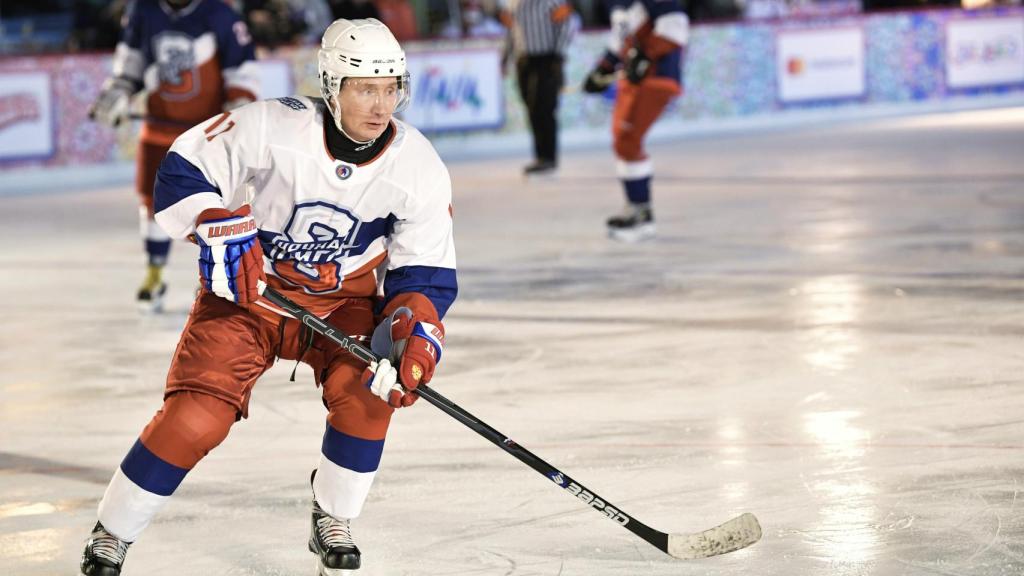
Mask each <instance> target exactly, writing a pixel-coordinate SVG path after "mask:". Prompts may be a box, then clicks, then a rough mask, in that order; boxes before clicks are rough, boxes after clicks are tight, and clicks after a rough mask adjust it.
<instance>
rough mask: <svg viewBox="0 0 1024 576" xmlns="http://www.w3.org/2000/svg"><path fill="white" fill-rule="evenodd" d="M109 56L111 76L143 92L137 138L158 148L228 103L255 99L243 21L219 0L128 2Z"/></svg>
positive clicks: (249, 44)
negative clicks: (143, 116) (143, 115)
mask: <svg viewBox="0 0 1024 576" xmlns="http://www.w3.org/2000/svg"><path fill="white" fill-rule="evenodd" d="M123 26H124V34H123V37H122V39H121V42H120V43H119V44H118V45H117V49H116V51H115V54H114V75H115V76H118V77H121V78H125V79H127V80H130V81H132V82H134V83H135V85H136V86H137V87H138V88H139V89H145V90H147V91H148V92H149V96H148V99H147V102H146V104H147V120H149V121H150V122H148V123H147V126H146V128H145V129H144V130H143V140H145V141H150V142H154V143H159V144H162V145H170V143H171V142H172V141H173V140H174V138H175V137H177V136H178V135H179V134H181V133H182V132H184V131H185V130H186V129H188V128H189V127H190V126H193V125H195V124H197V123H199V122H201V121H203V120H206V119H207V118H210V117H211V116H214V115H216V114H219V113H220V112H222V111H223V108H224V105H225V104H226V103H228V102H231V101H236V100H248V101H252V100H255V98H256V92H257V85H258V78H257V75H256V69H255V62H254V60H255V52H254V47H253V43H252V38H251V37H250V36H249V31H248V29H247V28H246V25H245V22H243V21H242V20H241V18H240V17H239V15H238V14H237V13H236V12H235V11H234V10H232V9H231V7H230V6H228V5H227V4H226V3H224V2H223V1H221V0H193V1H192V2H191V3H189V4H188V5H187V6H185V7H184V8H181V9H177V10H175V9H172V8H171V7H170V6H169V5H168V4H167V3H165V2H162V1H160V0H134V1H133V2H131V3H130V4H129V5H128V8H127V10H126V12H125V17H124V22H123Z"/></svg>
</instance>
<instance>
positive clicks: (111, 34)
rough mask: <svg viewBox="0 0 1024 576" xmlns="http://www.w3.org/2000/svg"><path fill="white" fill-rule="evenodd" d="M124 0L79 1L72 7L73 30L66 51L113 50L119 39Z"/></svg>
mask: <svg viewBox="0 0 1024 576" xmlns="http://www.w3.org/2000/svg"><path fill="white" fill-rule="evenodd" d="M125 3H126V0H114V1H113V2H109V1H107V0H81V1H79V2H75V5H74V28H73V30H72V31H71V38H69V39H68V50H70V51H71V52H86V51H92V50H113V49H114V46H116V45H117V41H118V40H119V39H120V38H121V14H123V13H124V8H125Z"/></svg>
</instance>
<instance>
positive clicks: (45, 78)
mask: <svg viewBox="0 0 1024 576" xmlns="http://www.w3.org/2000/svg"><path fill="white" fill-rule="evenodd" d="M54 142H55V138H54V122H53V96H52V91H51V89H50V75H49V74H48V73H46V72H6V73H0V161H3V160H18V159H32V158H48V157H50V156H53V154H54V152H55V146H54Z"/></svg>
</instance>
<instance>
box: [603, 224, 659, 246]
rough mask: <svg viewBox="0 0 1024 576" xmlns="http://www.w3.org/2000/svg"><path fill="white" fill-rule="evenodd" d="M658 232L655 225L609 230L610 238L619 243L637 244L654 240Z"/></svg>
mask: <svg viewBox="0 0 1024 576" xmlns="http://www.w3.org/2000/svg"><path fill="white" fill-rule="evenodd" d="M656 233H657V230H656V229H655V227H654V224H641V225H640V226H635V227H633V228H609V229H608V237H609V238H611V239H612V240H616V241H618V242H625V243H628V244H635V243H637V242H643V241H645V240H651V239H653V238H654V236H655V234H656Z"/></svg>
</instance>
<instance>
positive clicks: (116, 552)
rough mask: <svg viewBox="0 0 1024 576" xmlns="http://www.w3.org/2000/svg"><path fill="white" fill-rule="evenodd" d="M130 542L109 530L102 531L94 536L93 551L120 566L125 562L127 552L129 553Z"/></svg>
mask: <svg viewBox="0 0 1024 576" xmlns="http://www.w3.org/2000/svg"><path fill="white" fill-rule="evenodd" d="M128 544H129V543H128V542H125V541H124V540H121V539H120V538H118V537H117V536H114V535H113V534H110V533H108V532H101V533H100V534H99V535H98V536H96V537H95V538H93V541H92V553H93V555H94V556H97V557H99V558H103V559H104V560H109V561H110V562H113V563H114V564H116V565H118V566H120V565H121V563H122V562H124V557H125V554H127V553H128Z"/></svg>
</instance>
